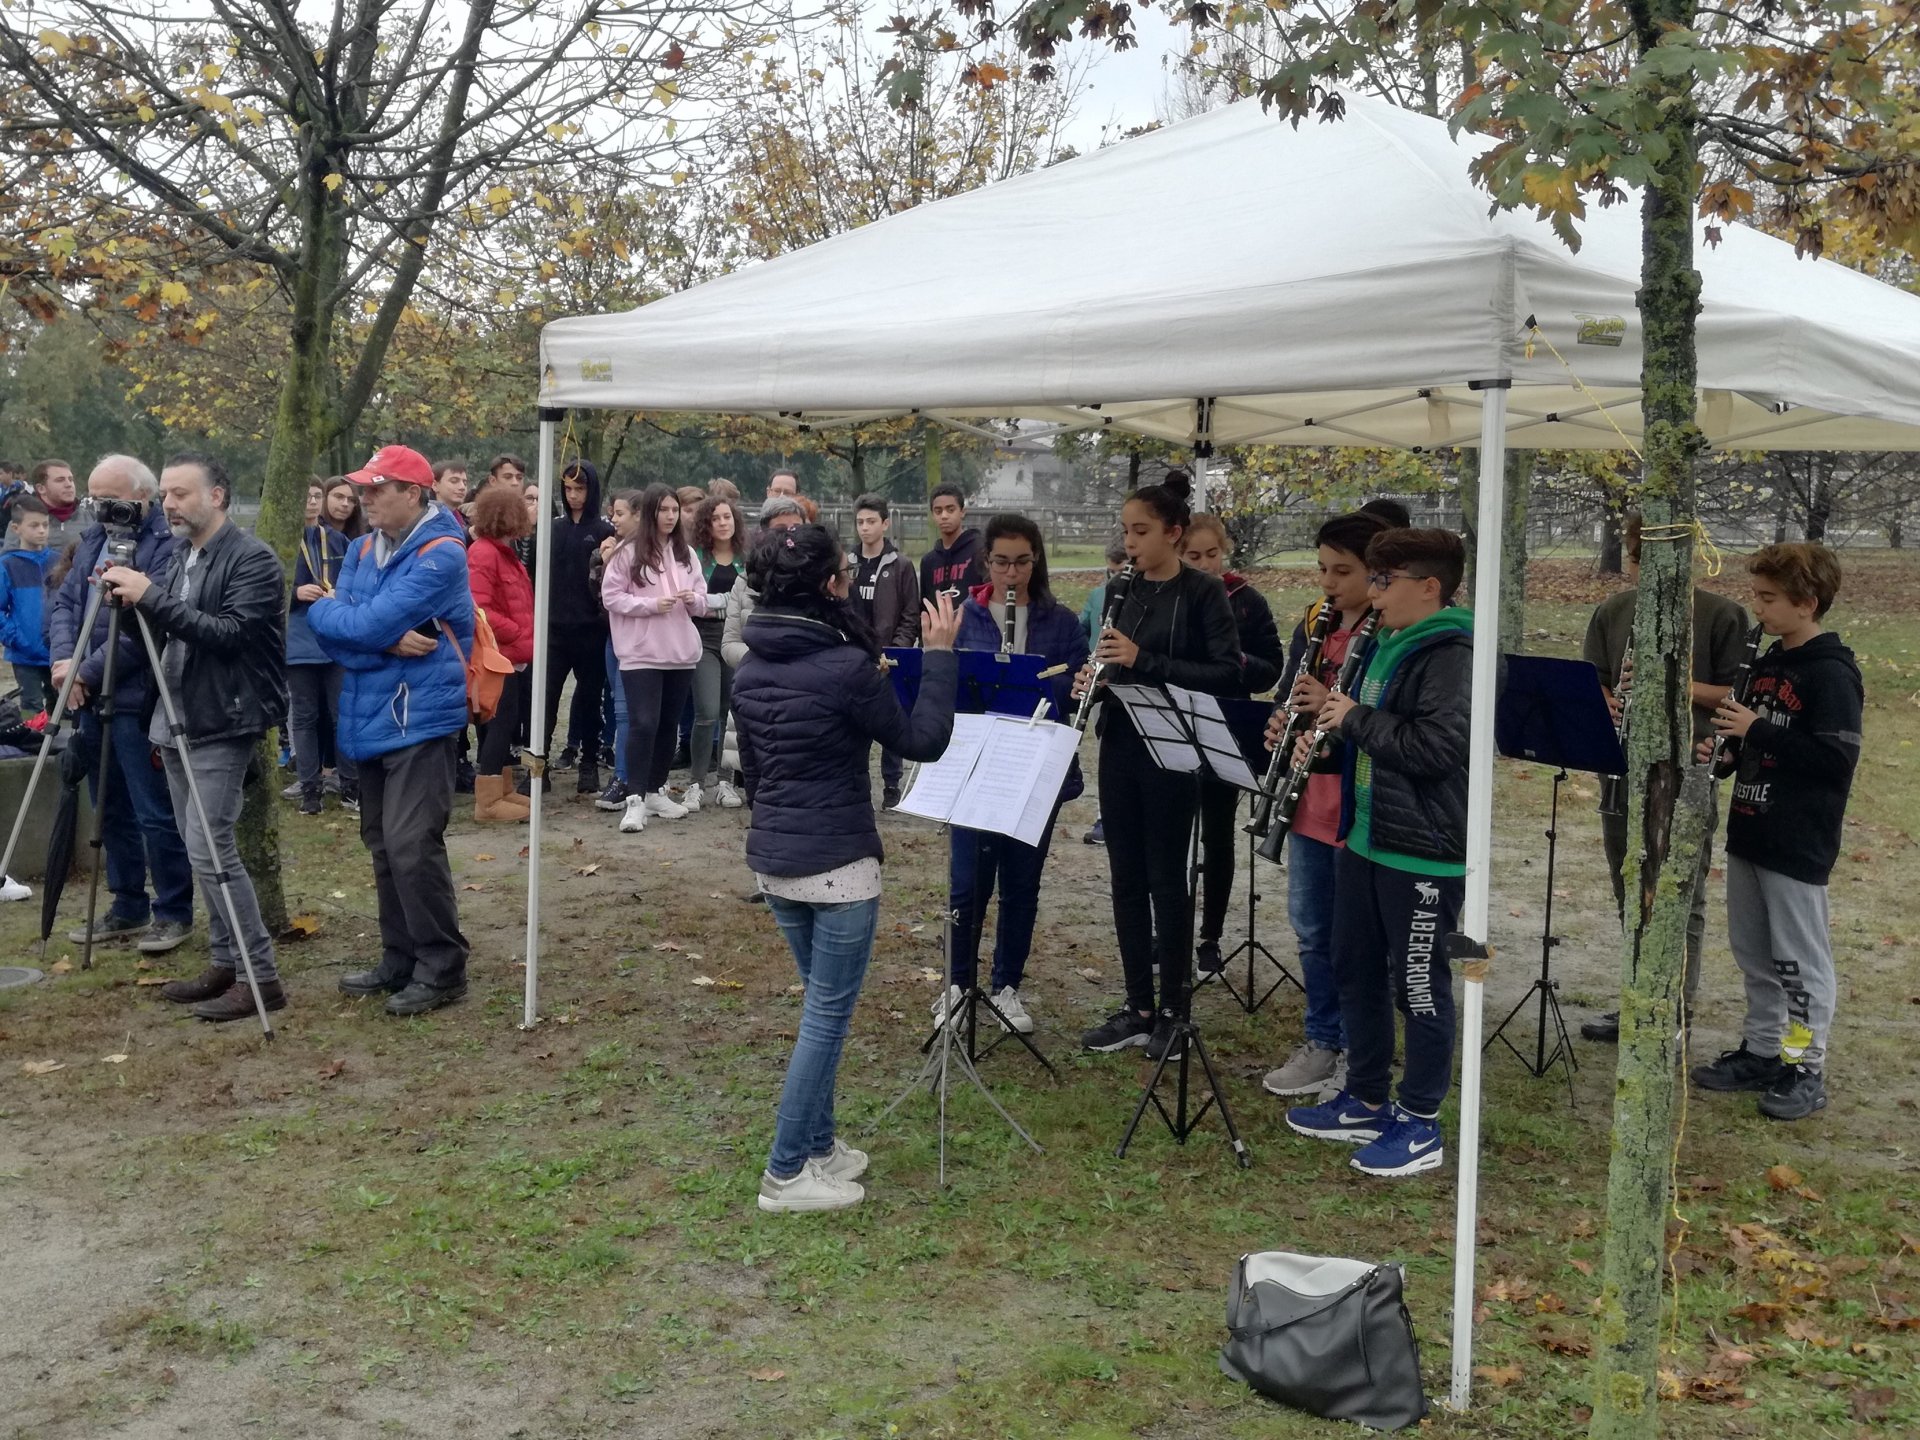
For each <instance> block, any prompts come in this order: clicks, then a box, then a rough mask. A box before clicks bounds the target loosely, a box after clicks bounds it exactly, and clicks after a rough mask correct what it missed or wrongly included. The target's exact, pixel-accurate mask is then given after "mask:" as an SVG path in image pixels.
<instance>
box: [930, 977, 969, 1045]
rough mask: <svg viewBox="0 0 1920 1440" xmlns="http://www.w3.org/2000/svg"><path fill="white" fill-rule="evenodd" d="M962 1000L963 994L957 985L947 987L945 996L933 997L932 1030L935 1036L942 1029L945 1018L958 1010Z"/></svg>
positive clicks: (945, 1021)
mask: <svg viewBox="0 0 1920 1440" xmlns="http://www.w3.org/2000/svg"><path fill="white" fill-rule="evenodd" d="M964 998H965V995H964V992H962V990H961V989H960V987H959V986H958V985H949V986H948V987H947V993H946V994H944V995H936V996H934V997H933V1029H934V1033H935V1034H938V1033H939V1032H940V1030H941V1029H942V1027H944V1026H945V1025H946V1023H947V1017H948V1016H949V1015H951V1014H953V1012H954V1011H956V1010H958V1009H959V1008H960V1002H961V1000H962V999H964Z"/></svg>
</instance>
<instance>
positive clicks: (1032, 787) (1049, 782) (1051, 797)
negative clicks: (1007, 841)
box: [899, 715, 1080, 845]
mask: <svg viewBox="0 0 1920 1440" xmlns="http://www.w3.org/2000/svg"><path fill="white" fill-rule="evenodd" d="M1079 748H1080V735H1079V732H1078V731H1076V730H1074V729H1072V728H1071V727H1070V726H1066V725H1056V724H1054V723H1053V722H1052V721H1050V720H1023V719H1016V718H1015V717H1013V716H1011V715H956V716H954V717H953V738H952V739H951V740H949V741H948V742H947V749H946V753H945V754H943V755H942V756H941V757H940V758H939V759H938V760H931V761H927V762H926V763H924V764H922V765H921V766H919V768H918V769H917V770H916V771H915V773H914V777H913V784H912V785H911V786H910V787H909V788H908V790H907V793H906V796H905V798H903V799H902V800H901V802H900V806H899V808H900V809H901V810H904V811H905V812H906V813H907V814H909V815H918V816H920V817H921V818H923V819H926V820H940V821H944V822H946V823H948V824H951V825H957V826H960V827H961V828H962V829H966V830H990V831H992V832H994V833H995V834H998V835H1011V836H1012V837H1013V838H1014V839H1016V840H1018V841H1020V842H1021V843H1022V844H1026V845H1037V844H1039V842H1040V837H1041V835H1042V834H1043V833H1044V832H1045V830H1046V828H1047V820H1048V818H1049V817H1050V816H1051V815H1052V814H1053V807H1054V802H1055V801H1056V800H1057V799H1059V797H1060V787H1061V786H1062V785H1064V784H1065V783H1066V779H1067V769H1068V767H1069V766H1071V765H1072V764H1073V757H1074V755H1075V753H1076V752H1077V751H1078V750H1079Z"/></svg>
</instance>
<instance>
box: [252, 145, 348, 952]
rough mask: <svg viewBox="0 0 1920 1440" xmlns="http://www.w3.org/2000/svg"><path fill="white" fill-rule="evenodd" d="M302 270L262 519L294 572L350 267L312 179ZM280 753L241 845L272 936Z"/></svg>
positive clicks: (324, 197)
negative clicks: (338, 307)
mask: <svg viewBox="0 0 1920 1440" xmlns="http://www.w3.org/2000/svg"><path fill="white" fill-rule="evenodd" d="M307 192H308V193H307V195H306V197H305V200H306V205H307V215H306V236H305V243H304V244H303V246H302V247H301V250H302V258H303V260H304V261H305V262H306V263H305V264H303V265H302V267H301V270H300V274H299V276H298V278H297V279H296V281H295V283H294V287H293V297H292V298H293V323H292V328H291V331H290V333H289V338H288V345H287V363H286V371H285V374H284V376H283V378H282V379H281V382H280V403H279V408H278V410H277V412H276V415H275V419H274V427H273V443H272V445H271V446H270V447H269V449H268V451H267V475H266V481H265V483H264V485H263V486H262V487H261V494H260V518H259V520H258V521H257V522H256V524H255V527H254V533H255V534H257V535H258V536H259V537H260V538H261V539H262V540H265V541H266V542H267V543H268V544H269V545H271V546H273V548H274V549H275V550H277V551H278V552H279V553H280V558H281V561H282V562H283V563H285V564H289V565H290V564H291V563H292V559H293V554H294V549H295V547H296V546H297V545H298V544H299V540H300V528H301V525H302V524H303V523H304V520H305V517H306V502H307V483H308V480H309V479H310V477H311V476H312V473H313V466H314V459H315V457H316V456H318V455H319V454H320V452H321V449H322V447H323V446H324V445H325V444H326V443H327V442H328V441H329V440H331V439H332V437H333V427H332V426H331V425H329V423H328V421H327V418H326V412H327V403H326V397H327V396H328V394H329V393H330V392H331V386H332V383H333V376H332V362H333V355H332V346H333V314H332V312H331V311H330V310H329V309H328V308H327V306H326V304H325V299H324V297H326V296H327V295H329V294H332V293H333V291H334V287H335V286H336V284H337V283H338V281H339V277H340V271H341V266H342V265H343V264H344V263H345V260H346V237H345V231H344V228H343V221H342V218H341V215H340V207H339V206H338V205H337V204H335V203H334V202H333V201H332V199H331V198H330V192H329V191H328V190H327V187H326V185H325V184H324V181H323V177H321V176H319V175H310V176H309V179H308V185H307ZM274 759H275V756H274V753H273V747H272V746H271V744H270V743H269V742H268V741H265V740H263V741H262V742H261V743H260V746H259V762H260V763H259V764H257V765H255V766H254V769H255V771H256V772H257V778H256V779H254V780H253V781H252V782H251V783H249V784H248V786H247V788H246V795H245V798H244V800H243V802H242V804H241V807H240V821H239V824H238V825H237V826H236V827H235V831H234V840H235V843H236V845H237V846H238V848H239V851H240V862H241V864H242V865H244V866H245V867H246V871H247V874H248V875H250V876H252V877H253V886H254V890H255V892H256V893H257V894H258V895H259V897H260V914H261V918H262V919H264V920H265V921H266V925H267V933H268V934H270V935H278V934H279V933H280V932H281V931H283V930H285V929H286V928H287V897H286V891H285V889H284V888H283V886H282V885H281V883H280V812H279V806H278V803H277V802H278V794H279V789H280V786H279V770H278V768H277V767H276V766H275V765H274V763H273V762H274Z"/></svg>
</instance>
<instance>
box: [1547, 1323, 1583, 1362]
mask: <svg viewBox="0 0 1920 1440" xmlns="http://www.w3.org/2000/svg"><path fill="white" fill-rule="evenodd" d="M1533 1343H1534V1344H1536V1345H1538V1346H1539V1347H1540V1348H1541V1349H1543V1350H1551V1351H1552V1352H1553V1353H1554V1354H1556V1355H1572V1356H1575V1357H1584V1356H1587V1355H1591V1354H1593V1342H1592V1341H1590V1340H1588V1339H1587V1338H1586V1337H1585V1336H1584V1335H1568V1334H1565V1333H1564V1332H1562V1331H1559V1330H1554V1329H1551V1328H1549V1327H1548V1326H1545V1325H1542V1326H1541V1327H1540V1328H1539V1329H1538V1330H1536V1331H1534V1332H1533Z"/></svg>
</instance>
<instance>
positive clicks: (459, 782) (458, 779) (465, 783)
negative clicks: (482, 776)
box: [453, 760, 473, 795]
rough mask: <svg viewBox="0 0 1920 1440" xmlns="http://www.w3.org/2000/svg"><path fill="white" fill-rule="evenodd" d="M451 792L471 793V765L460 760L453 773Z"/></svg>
mask: <svg viewBox="0 0 1920 1440" xmlns="http://www.w3.org/2000/svg"><path fill="white" fill-rule="evenodd" d="M453 793H454V794H456V795H471V794H473V766H472V764H471V763H469V762H468V761H465V760H462V761H461V762H460V767H459V769H457V770H455V771H454V774H453Z"/></svg>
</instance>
